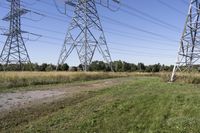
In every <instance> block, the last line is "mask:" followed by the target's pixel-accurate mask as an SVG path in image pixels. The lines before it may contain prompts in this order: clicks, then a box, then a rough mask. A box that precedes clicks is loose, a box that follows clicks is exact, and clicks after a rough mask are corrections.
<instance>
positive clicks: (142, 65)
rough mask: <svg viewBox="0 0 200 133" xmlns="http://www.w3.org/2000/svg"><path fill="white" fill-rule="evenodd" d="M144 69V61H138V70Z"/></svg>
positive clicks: (142, 70)
mask: <svg viewBox="0 0 200 133" xmlns="http://www.w3.org/2000/svg"><path fill="white" fill-rule="evenodd" d="M145 69H146V67H145V65H144V63H138V70H139V71H140V72H144V71H145Z"/></svg>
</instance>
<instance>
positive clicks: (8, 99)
mask: <svg viewBox="0 0 200 133" xmlns="http://www.w3.org/2000/svg"><path fill="white" fill-rule="evenodd" d="M128 80H130V79H129V78H120V79H107V80H99V81H96V82H88V83H76V84H72V85H69V86H67V87H60V88H52V89H49V90H36V91H21V92H16V93H2V94H0V112H3V111H11V110H12V109H16V108H22V107H25V106H29V105H33V104H43V103H47V102H52V101H54V100H57V99H60V98H63V97H71V96H73V95H75V94H77V93H80V92H84V91H97V90H100V89H104V88H105V87H109V86H113V85H117V84H121V83H123V82H125V81H128Z"/></svg>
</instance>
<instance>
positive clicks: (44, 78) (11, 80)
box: [0, 72, 200, 92]
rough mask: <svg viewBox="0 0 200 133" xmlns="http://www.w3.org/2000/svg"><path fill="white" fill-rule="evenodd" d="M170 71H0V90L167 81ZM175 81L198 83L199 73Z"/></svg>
mask: <svg viewBox="0 0 200 133" xmlns="http://www.w3.org/2000/svg"><path fill="white" fill-rule="evenodd" d="M170 75H171V73H139V72H134V73H128V72H127V73H112V72H110V73H109V72H87V73H85V72H0V92H12V91H13V90H14V91H15V90H26V89H28V90H30V87H33V86H38V85H56V84H66V83H74V82H83V81H91V80H98V79H108V78H120V77H130V76H133V77H141V76H143V77H151V76H154V77H155V76H156V77H161V78H162V80H163V81H165V82H168V81H169V79H170ZM176 82H182V83H190V84H200V74H199V73H180V74H179V73H178V74H177V78H176Z"/></svg>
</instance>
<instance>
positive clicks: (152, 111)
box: [0, 77, 200, 133]
mask: <svg viewBox="0 0 200 133" xmlns="http://www.w3.org/2000/svg"><path fill="white" fill-rule="evenodd" d="M0 131H1V132H5V131H7V132H27V133H29V132H37V133H44V132H55V133H57V132H63V133H65V132H67V133H198V132H200V85H198V84H184V83H174V84H169V83H166V82H164V81H163V80H161V78H159V77H138V78H132V80H131V81H129V82H128V83H124V84H121V85H118V86H113V87H110V88H105V89H104V90H101V91H96V92H93V91H90V92H84V93H80V94H78V95H75V96H74V97H72V98H67V99H62V100H60V101H57V102H54V103H51V104H45V105H44V106H33V107H30V108H27V109H20V110H18V111H14V112H11V113H9V114H7V115H5V116H1V117H0Z"/></svg>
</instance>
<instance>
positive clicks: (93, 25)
mask: <svg viewBox="0 0 200 133" xmlns="http://www.w3.org/2000/svg"><path fill="white" fill-rule="evenodd" d="M74 49H75V50H76V51H77V54H78V57H79V60H80V62H81V64H82V66H83V69H84V71H87V70H88V67H89V65H90V64H91V61H92V58H93V56H94V53H95V51H96V49H97V50H98V51H99V52H100V54H101V55H102V56H103V58H104V60H105V61H106V62H107V63H108V64H109V66H110V68H111V70H112V64H111V62H112V61H111V55H110V52H109V49H108V46H107V42H106V39H105V35H104V31H103V28H102V25H101V22H100V19H99V16H98V12H97V8H96V5H95V0H79V1H78V3H77V5H76V8H75V11H74V17H73V18H72V21H71V23H70V26H69V28H68V31H67V35H66V37H65V41H64V44H63V47H62V50H61V53H60V57H59V60H58V65H62V64H64V62H65V61H66V59H67V58H68V56H69V55H70V54H71V52H72V51H73V50H74Z"/></svg>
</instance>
